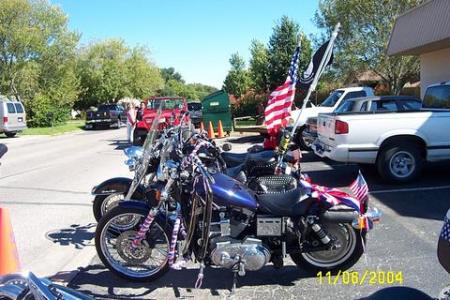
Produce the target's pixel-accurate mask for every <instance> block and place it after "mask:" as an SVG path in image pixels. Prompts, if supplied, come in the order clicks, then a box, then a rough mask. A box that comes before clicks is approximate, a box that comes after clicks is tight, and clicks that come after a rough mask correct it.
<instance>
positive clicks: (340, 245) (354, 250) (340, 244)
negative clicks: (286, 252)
mask: <svg viewBox="0 0 450 300" xmlns="http://www.w3.org/2000/svg"><path fill="white" fill-rule="evenodd" d="M321 226H322V228H323V229H324V231H325V232H326V233H327V234H328V236H329V237H330V238H331V239H332V240H333V241H334V243H335V246H334V247H333V248H332V249H329V250H321V251H314V252H303V253H292V254H290V256H291V259H292V260H293V261H294V263H295V264H296V265H297V266H298V267H299V268H301V269H304V270H307V271H310V272H312V273H313V274H317V272H320V271H322V272H331V274H336V273H338V272H339V271H345V270H347V269H348V268H350V267H352V266H353V265H354V264H355V263H356V262H357V261H358V260H359V258H360V257H361V255H362V254H363V253H364V246H365V232H361V231H360V230H358V229H355V228H353V227H352V226H351V225H350V224H321Z"/></svg>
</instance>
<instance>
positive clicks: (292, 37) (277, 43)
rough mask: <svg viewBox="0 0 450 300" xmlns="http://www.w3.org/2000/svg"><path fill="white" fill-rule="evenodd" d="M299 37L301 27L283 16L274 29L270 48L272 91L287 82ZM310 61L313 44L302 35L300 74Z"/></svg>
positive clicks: (270, 84) (269, 74)
mask: <svg viewBox="0 0 450 300" xmlns="http://www.w3.org/2000/svg"><path fill="white" fill-rule="evenodd" d="M299 35H300V26H299V25H298V24H297V23H296V22H294V21H293V20H291V19H289V18H288V17H287V16H283V17H282V18H281V19H280V21H279V22H278V24H276V25H275V27H274V28H273V33H272V35H271V37H270V39H269V48H268V55H269V59H268V61H269V67H268V69H269V72H268V78H269V88H270V90H273V89H275V88H276V87H278V86H279V85H281V84H282V83H283V82H284V81H285V80H286V77H287V73H288V69H289V65H290V63H291V59H292V54H293V53H294V51H295V48H296V46H297V44H298V37H299ZM310 59H311V42H310V41H309V39H308V38H307V37H306V36H304V35H301V51H300V59H299V73H301V72H303V70H305V69H306V66H307V65H308V63H309V61H310Z"/></svg>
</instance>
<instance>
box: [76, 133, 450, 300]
mask: <svg viewBox="0 0 450 300" xmlns="http://www.w3.org/2000/svg"><path fill="white" fill-rule="evenodd" d="M229 141H230V142H232V143H233V151H236V152H242V151H245V149H247V148H248V147H249V146H251V145H252V144H254V143H257V142H259V141H260V140H259V138H258V137H256V138H255V137H248V136H247V137H237V138H236V137H233V138H230V139H229ZM359 168H360V166H358V165H345V164H341V163H336V162H331V161H322V160H321V159H319V158H318V157H316V156H314V155H313V154H312V153H304V157H303V162H302V169H303V171H304V172H306V173H308V174H309V176H310V177H311V178H312V180H313V181H314V182H315V183H317V184H321V185H326V186H330V187H339V188H344V189H345V188H346V187H347V186H348V185H349V184H350V183H351V182H352V180H353V179H354V178H355V177H356V175H357V172H358V169H359ZM448 170H450V164H448V163H445V164H442V163H440V164H435V165H429V166H427V167H426V169H425V171H424V173H423V175H422V177H421V178H420V179H419V180H418V181H416V182H414V183H410V184H404V185H389V184H385V183H383V182H382V181H381V180H380V179H379V177H378V176H377V174H376V172H375V170H374V169H373V168H367V167H363V168H362V172H363V174H364V176H365V178H366V180H367V182H368V184H369V188H370V191H371V194H370V201H371V202H370V203H371V205H373V206H376V207H378V208H379V209H381V211H382V212H383V216H382V220H381V223H379V224H377V225H376V227H375V229H374V230H373V231H371V232H370V235H369V238H368V243H367V249H366V254H365V255H363V257H362V258H361V259H360V261H359V262H358V263H357V264H356V265H355V266H354V267H353V268H352V269H351V270H349V271H351V272H352V271H354V272H358V274H359V276H362V275H363V274H364V273H365V272H366V271H367V272H381V273H383V272H384V273H386V274H387V273H388V272H391V273H394V274H396V275H397V276H398V277H396V280H395V282H393V283H392V282H391V283H387V282H386V280H383V282H382V280H381V277H380V276H379V275H377V276H378V277H377V278H375V279H376V280H375V281H372V282H369V281H368V280H364V281H360V282H358V283H357V284H352V283H351V282H348V281H347V282H344V280H343V278H338V279H337V280H335V277H334V278H333V280H331V281H330V282H328V281H327V280H324V281H322V282H320V280H319V278H317V277H316V276H310V275H308V274H306V273H305V272H303V271H302V270H299V269H297V268H296V267H295V265H293V263H292V262H291V261H290V259H288V258H287V259H285V267H284V268H283V269H280V270H277V269H274V268H273V267H272V266H271V265H270V264H269V265H267V266H266V267H264V268H263V269H262V270H260V271H257V272H249V273H248V274H247V276H245V277H242V278H239V284H238V289H237V291H236V293H235V294H234V295H231V296H230V289H231V285H232V274H231V272H230V271H228V270H223V269H216V268H210V269H207V271H206V272H205V279H204V284H203V286H202V288H200V289H194V282H195V280H196V277H197V272H198V270H197V266H196V265H194V264H192V265H189V266H188V268H187V269H184V270H181V271H174V270H171V271H169V272H168V273H166V274H165V275H164V276H163V277H162V278H160V279H158V280H156V281H154V282H151V283H131V282H128V281H126V280H123V279H120V278H118V277H116V276H114V275H113V274H111V272H109V271H108V270H107V269H105V268H104V267H103V266H102V265H101V263H100V261H99V259H98V258H97V257H94V258H93V259H92V260H91V263H90V265H89V266H87V267H86V268H83V269H81V270H80V272H79V273H78V275H77V276H76V277H75V278H74V279H73V280H72V281H71V282H70V286H71V287H73V288H75V289H77V290H80V291H82V292H85V293H87V294H90V295H91V296H93V297H95V298H98V299H127V298H132V299H175V298H182V299H185V298H195V299H215V298H224V297H227V298H231V299H273V298H278V299H360V298H365V297H368V296H369V295H371V294H373V293H374V292H377V291H379V290H381V289H383V288H388V287H392V286H398V285H400V286H408V287H413V288H416V289H419V290H421V291H423V292H425V293H427V294H429V295H431V296H433V297H437V296H438V294H439V292H440V291H441V290H442V289H443V288H444V287H445V286H446V285H447V284H448V283H449V276H448V273H446V272H445V270H444V269H443V268H442V267H441V266H440V265H439V262H438V260H437V256H436V247H437V240H438V237H439V233H440V228H441V226H442V220H443V218H444V216H445V213H446V211H447V209H448V208H449V207H450V202H449V200H448V198H449V197H450V172H448ZM88 247H93V246H92V245H91V246H88ZM377 274H380V273H377ZM397 279H398V280H397ZM400 279H401V280H400Z"/></svg>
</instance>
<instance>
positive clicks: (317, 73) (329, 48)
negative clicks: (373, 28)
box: [291, 22, 341, 137]
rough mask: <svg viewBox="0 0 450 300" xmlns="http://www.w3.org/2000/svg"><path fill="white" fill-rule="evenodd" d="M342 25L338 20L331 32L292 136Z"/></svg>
mask: <svg viewBox="0 0 450 300" xmlns="http://www.w3.org/2000/svg"><path fill="white" fill-rule="evenodd" d="M340 27H341V23H340V22H338V23H337V24H336V26H335V27H334V30H333V33H332V34H331V38H330V41H329V42H328V45H327V48H326V50H325V55H324V56H323V58H322V60H321V61H320V64H319V67H318V68H317V72H316V74H315V75H314V79H313V81H312V83H311V85H310V86H309V88H308V92H307V93H306V97H305V99H304V100H303V104H302V108H301V110H300V113H299V114H298V116H297V119H296V120H295V123H294V126H293V127H292V131H291V137H293V136H294V134H295V132H296V130H297V127H298V125H299V123H300V117H301V115H302V113H303V111H304V110H305V108H306V104H307V103H308V102H309V97H311V93H312V92H313V91H314V90H315V89H316V85H317V83H318V81H319V78H320V76H321V75H322V72H323V70H324V69H325V67H326V65H325V64H326V62H328V60H329V58H330V57H331V53H332V49H333V45H334V41H335V40H336V37H337V35H338V32H339V29H340Z"/></svg>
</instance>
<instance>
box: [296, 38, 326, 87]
mask: <svg viewBox="0 0 450 300" xmlns="http://www.w3.org/2000/svg"><path fill="white" fill-rule="evenodd" d="M329 42H330V41H327V42H326V43H325V44H323V45H322V46H320V48H319V49H317V51H316V53H314V55H313V57H312V58H311V61H310V62H309V65H308V67H307V68H306V70H305V71H304V72H303V74H302V76H301V78H300V80H299V86H298V88H299V89H301V90H303V91H305V92H306V91H307V90H308V89H309V86H310V85H311V83H312V82H313V80H314V77H315V76H316V73H317V71H318V70H317V69H318V68H319V65H320V62H321V61H322V59H323V58H324V55H325V51H326V50H327V46H328V43H329ZM332 62H333V49H331V55H330V59H329V60H328V61H327V62H325V63H324V66H328V65H331V63H332Z"/></svg>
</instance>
